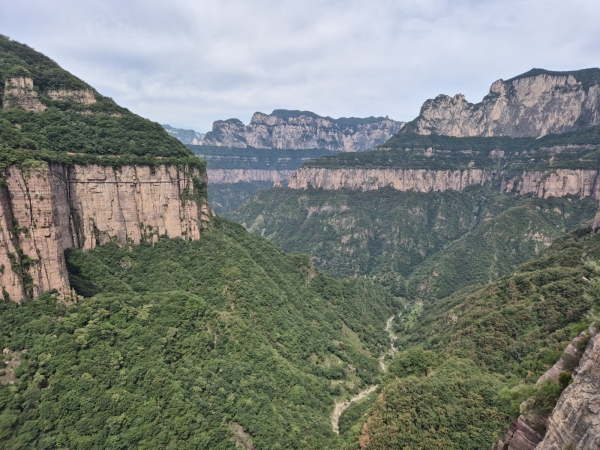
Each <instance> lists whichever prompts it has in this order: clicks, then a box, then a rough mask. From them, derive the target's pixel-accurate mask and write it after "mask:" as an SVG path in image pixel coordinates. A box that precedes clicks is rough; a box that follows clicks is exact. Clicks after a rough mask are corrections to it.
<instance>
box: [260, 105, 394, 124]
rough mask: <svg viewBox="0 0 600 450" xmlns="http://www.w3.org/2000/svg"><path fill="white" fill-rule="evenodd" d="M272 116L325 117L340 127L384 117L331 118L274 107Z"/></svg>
mask: <svg viewBox="0 0 600 450" xmlns="http://www.w3.org/2000/svg"><path fill="white" fill-rule="evenodd" d="M271 115H272V116H275V117H279V118H280V119H284V120H287V119H291V118H296V117H301V116H306V117H312V118H313V119H327V120H331V121H332V122H335V123H336V124H338V125H339V126H340V127H357V126H359V125H365V124H368V123H376V122H381V121H382V120H385V119H386V118H385V117H374V116H370V117H340V118H339V119H333V118H331V117H329V116H326V117H323V116H319V115H318V114H315V113H314V112H311V111H299V110H290V109H275V110H273V112H272V113H271Z"/></svg>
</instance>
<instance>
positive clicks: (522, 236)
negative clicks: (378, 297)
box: [227, 187, 597, 299]
mask: <svg viewBox="0 0 600 450" xmlns="http://www.w3.org/2000/svg"><path fill="white" fill-rule="evenodd" d="M596 210H597V203H596V202H595V201H594V200H592V199H591V198H585V199H580V198H577V197H565V198H548V199H540V198H535V197H528V196H520V197H519V196H513V195H506V194H500V193H498V192H494V191H493V190H491V189H489V188H487V187H473V188H468V189H465V190H464V191H463V192H456V191H447V192H431V193H418V192H412V191H408V192H399V191H396V190H394V189H392V188H385V189H379V190H376V191H358V190H357V191H354V190H342V191H326V190H320V189H308V190H296V189H282V188H277V189H269V190H264V191H261V192H259V193H258V194H256V196H255V197H254V198H252V199H250V200H249V201H248V202H246V203H245V204H244V205H242V206H241V207H240V208H239V209H238V210H237V211H236V212H234V213H230V214H227V216H228V217H230V218H231V219H233V220H236V221H237V222H239V223H242V224H244V225H245V226H246V227H247V228H248V230H249V231H252V232H253V233H255V234H258V235H261V236H264V237H266V238H268V239H269V240H271V241H272V242H274V243H275V244H276V245H278V246H279V247H281V248H282V249H284V250H286V251H294V252H298V251H301V252H307V253H309V254H310V255H311V256H312V257H313V261H314V262H315V264H316V265H317V266H318V267H319V268H321V269H324V270H329V271H331V273H333V274H335V275H337V276H357V275H366V276H369V277H371V278H374V279H376V280H378V281H379V282H381V283H383V284H385V285H386V286H389V287H390V288H391V289H392V292H394V293H395V294H396V295H399V296H403V297H406V298H409V299H415V298H443V297H445V296H448V295H450V294H451V293H453V292H455V291H456V290H458V289H460V288H462V287H466V286H468V285H471V284H479V283H487V282H489V281H492V280H494V279H496V278H498V277H499V276H503V275H506V274H508V273H510V272H511V271H512V270H514V269H515V268H516V267H517V266H518V265H519V264H521V263H523V262H525V261H527V260H528V259H531V258H534V257H535V256H536V254H537V253H538V252H539V251H540V250H542V249H544V248H545V247H546V246H547V245H548V244H549V243H550V242H551V241H552V240H553V239H554V238H557V237H559V236H560V235H562V234H563V233H564V232H566V231H567V230H571V229H574V228H577V227H579V226H580V225H583V224H587V223H589V221H591V220H592V218H593V217H594V214H595V213H596Z"/></svg>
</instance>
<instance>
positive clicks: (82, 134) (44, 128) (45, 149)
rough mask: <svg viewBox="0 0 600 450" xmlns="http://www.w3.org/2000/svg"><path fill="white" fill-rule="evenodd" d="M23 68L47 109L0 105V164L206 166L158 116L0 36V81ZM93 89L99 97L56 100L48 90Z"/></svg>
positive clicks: (2, 166) (26, 47)
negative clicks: (137, 110)
mask: <svg viewBox="0 0 600 450" xmlns="http://www.w3.org/2000/svg"><path fill="white" fill-rule="evenodd" d="M17 73H20V74H22V75H26V76H28V77H31V78H32V79H33V83H34V90H36V91H37V93H38V96H39V99H40V101H41V102H42V104H44V105H46V106H47V109H46V110H45V111H44V112H37V113H34V112H27V111H23V110H21V109H10V110H0V168H4V167H7V166H8V165H11V164H18V163H21V162H23V161H25V160H28V159H39V160H44V161H47V162H62V163H78V164H91V163H97V164H103V165H113V166H115V165H116V166H118V165H125V164H138V165H156V164H187V165H196V166H201V167H202V166H203V165H204V163H203V162H202V161H200V160H199V159H198V158H195V157H193V155H192V154H191V152H190V151H189V150H188V149H187V148H186V147H185V146H184V145H183V144H181V143H180V142H179V141H177V140H176V139H175V138H172V137H170V136H169V135H168V134H167V133H166V132H165V131H164V130H163V128H162V127H161V126H160V125H159V124H157V123H154V122H151V121H149V120H147V119H143V118H141V117H139V116H137V115H135V114H132V113H131V112H129V111H128V110H127V109H125V108H122V107H120V106H118V105H117V104H116V103H115V102H114V101H113V100H112V99H110V98H107V97H103V96H101V95H100V94H98V93H97V92H96V91H94V90H93V89H92V88H91V87H90V86H88V85H87V84H85V83H84V82H83V81H81V80H79V79H78V78H76V77H74V76H73V75H71V74H69V73H68V72H66V71H65V70H63V69H61V68H60V67H59V66H58V65H57V64H56V63H55V62H54V61H52V60H51V59H49V58H48V57H46V56H44V55H42V54H40V53H38V52H36V51H35V50H33V49H32V48H30V47H28V46H26V45H24V44H20V43H18V42H15V41H11V40H9V39H8V38H6V37H4V36H0V81H1V82H2V85H4V80H6V79H8V78H10V77H12V76H15V74H17ZM53 89H54V90H56V89H75V90H91V91H93V95H94V97H95V99H96V103H94V104H91V105H85V104H81V103H77V102H75V101H73V100H56V101H55V100H52V99H50V97H48V96H47V95H45V93H46V92H47V91H49V90H53Z"/></svg>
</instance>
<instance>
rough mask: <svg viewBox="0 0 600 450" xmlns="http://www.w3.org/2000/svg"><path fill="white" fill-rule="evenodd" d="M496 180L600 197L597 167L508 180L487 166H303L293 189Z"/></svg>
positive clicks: (545, 193)
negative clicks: (391, 167)
mask: <svg viewBox="0 0 600 450" xmlns="http://www.w3.org/2000/svg"><path fill="white" fill-rule="evenodd" d="M491 181H493V182H496V183H497V184H498V185H499V189H500V191H502V192H517V193H519V194H535V195H536V196H538V197H544V198H547V197H563V196H565V195H578V196H580V197H592V198H595V199H597V200H600V180H599V179H598V171H597V170H570V169H555V170H552V171H538V172H536V171H524V172H523V173H521V174H520V175H519V176H518V177H513V178H509V179H506V178H504V173H503V172H495V171H489V170H484V169H464V170H427V169H353V168H343V169H328V168H319V167H316V168H312V167H300V168H298V169H297V170H296V172H295V173H294V174H293V175H292V177H291V179H290V183H289V187H290V188H293V189H307V188H308V187H313V188H316V189H326V190H337V189H356V190H363V191H368V190H376V189H381V188H385V187H391V188H393V189H397V190H399V191H408V190H414V191H415V192H444V191H462V190H463V189H465V188H467V187H469V186H475V185H483V184H485V183H487V182H491Z"/></svg>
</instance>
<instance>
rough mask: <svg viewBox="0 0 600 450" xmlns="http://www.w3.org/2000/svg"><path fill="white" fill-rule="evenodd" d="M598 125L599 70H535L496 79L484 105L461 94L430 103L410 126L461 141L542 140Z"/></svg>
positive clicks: (425, 104) (421, 131)
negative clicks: (484, 138)
mask: <svg viewBox="0 0 600 450" xmlns="http://www.w3.org/2000/svg"><path fill="white" fill-rule="evenodd" d="M598 124H600V69H586V70H580V71H576V72H549V71H546V70H541V69H533V70H532V71H530V72H527V73H525V74H523V75H520V76H518V77H515V78H513V79H510V80H508V81H503V80H498V81H496V82H495V83H494V84H492V87H491V88H490V92H489V94H488V95H487V96H486V97H485V98H484V99H483V101H482V102H481V103H475V104H473V103H469V102H468V101H467V100H465V97H464V96H463V95H461V94H458V95H456V96H454V97H449V96H447V95H439V96H437V97H436V98H435V99H433V100H427V101H426V102H425V103H424V104H423V106H422V108H421V113H420V115H419V117H417V119H415V120H414V121H413V122H411V123H410V125H409V127H408V128H410V129H412V130H414V131H416V132H417V133H419V134H442V135H447V136H456V137H469V136H512V137H525V136H534V137H537V136H544V135H546V134H558V133H564V132H567V131H572V130H576V129H581V128H585V127H589V126H592V125H598ZM408 128H407V129H408Z"/></svg>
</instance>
